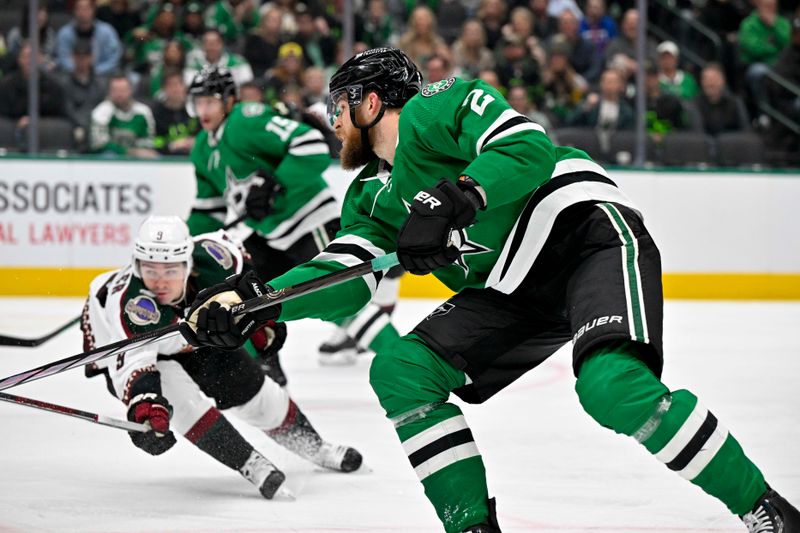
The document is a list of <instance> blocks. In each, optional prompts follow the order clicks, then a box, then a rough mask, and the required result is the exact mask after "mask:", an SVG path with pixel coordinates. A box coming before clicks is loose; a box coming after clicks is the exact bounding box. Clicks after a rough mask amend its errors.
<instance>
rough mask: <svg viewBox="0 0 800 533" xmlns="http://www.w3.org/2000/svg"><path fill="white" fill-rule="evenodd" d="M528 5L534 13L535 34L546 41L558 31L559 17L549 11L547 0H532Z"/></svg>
mask: <svg viewBox="0 0 800 533" xmlns="http://www.w3.org/2000/svg"><path fill="white" fill-rule="evenodd" d="M528 6H529V7H530V8H531V12H532V13H533V34H534V35H536V36H537V37H538V38H539V39H542V40H543V41H546V40H547V39H549V38H550V37H551V36H553V35H555V34H556V33H558V18H556V17H554V16H553V15H551V14H550V13H548V12H547V7H548V6H547V0H530V1H529V2H528Z"/></svg>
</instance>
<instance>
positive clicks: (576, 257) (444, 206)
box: [187, 48, 800, 533]
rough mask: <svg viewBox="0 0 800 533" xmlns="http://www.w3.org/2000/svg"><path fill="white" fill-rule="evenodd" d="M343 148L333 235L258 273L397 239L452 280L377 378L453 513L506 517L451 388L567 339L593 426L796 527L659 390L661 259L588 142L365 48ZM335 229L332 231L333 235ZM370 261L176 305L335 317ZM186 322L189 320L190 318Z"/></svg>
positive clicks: (525, 362) (225, 313)
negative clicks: (553, 135)
mask: <svg viewBox="0 0 800 533" xmlns="http://www.w3.org/2000/svg"><path fill="white" fill-rule="evenodd" d="M330 89H331V91H330V93H331V105H330V113H331V117H332V124H333V126H334V129H335V131H336V132H337V135H338V136H339V138H340V139H342V141H343V148H342V165H343V166H344V167H345V168H350V167H356V166H358V165H360V164H363V163H365V162H367V161H370V160H372V159H374V155H373V154H375V155H376V156H377V157H378V158H379V161H378V162H375V163H371V164H370V165H371V166H368V167H367V168H365V170H364V171H363V172H362V174H361V178H360V179H356V180H355V181H354V182H353V183H352V185H351V186H350V189H349V190H348V193H347V197H346V199H345V203H344V208H343V211H342V230H341V231H340V232H339V234H338V235H337V238H336V239H335V240H334V241H333V243H332V244H331V246H329V247H328V249H327V250H326V251H325V252H323V253H322V254H320V255H319V256H317V257H316V258H314V260H313V261H310V262H308V263H306V264H304V265H300V266H298V267H296V268H294V269H292V270H290V271H289V272H287V273H286V274H284V275H282V276H279V277H277V278H274V279H271V280H268V282H267V283H268V285H267V286H266V287H264V286H260V287H258V290H259V291H264V290H267V289H268V288H273V289H276V290H279V289H281V288H284V287H286V286H289V285H294V284H296V283H298V282H300V281H304V280H308V279H311V278H315V277H317V276H320V275H322V274H325V273H327V272H331V271H336V270H339V269H341V268H342V267H343V266H348V265H351V264H354V263H356V262H358V261H361V260H365V259H370V258H372V257H377V256H381V255H384V254H388V253H390V252H394V251H396V252H397V255H398V258H399V260H400V263H401V264H402V265H403V266H404V267H405V268H406V270H408V271H410V272H411V273H414V274H427V273H430V272H432V273H433V274H434V275H435V276H436V277H437V278H439V279H440V280H441V281H443V282H444V283H445V284H446V285H447V286H448V287H449V288H451V289H452V290H454V291H456V292H457V294H456V295H455V296H453V297H452V298H451V299H450V300H448V301H447V302H446V303H444V304H442V305H441V306H440V307H439V308H438V309H436V310H435V311H434V312H433V313H431V314H430V315H429V316H428V317H427V318H425V319H424V320H423V321H422V322H421V323H420V324H419V325H418V326H417V327H416V328H415V329H414V330H413V331H412V332H411V333H410V334H408V335H406V336H405V337H403V338H402V339H400V340H398V341H397V342H395V343H393V344H392V345H391V346H390V347H388V348H387V349H385V350H382V351H380V352H379V353H378V354H377V355H376V357H375V359H374V360H373V362H372V367H371V369H370V383H371V385H372V388H373V389H374V391H375V393H376V395H377V397H378V399H379V401H380V403H381V405H382V406H383V408H384V409H385V411H386V414H387V417H388V418H389V419H390V420H391V422H392V423H393V425H394V427H395V429H396V431H397V434H398V437H399V438H400V440H401V441H402V445H403V449H404V451H405V452H406V453H407V455H408V457H409V461H410V463H411V465H412V467H413V468H414V470H415V472H416V473H417V475H418V477H419V479H420V481H421V482H422V485H423V486H424V489H425V494H426V495H427V497H428V499H429V500H430V502H431V503H432V504H433V506H434V508H435V509H436V512H437V514H438V516H439V518H440V520H441V521H442V524H443V526H444V529H445V531H447V532H448V533H455V532H465V531H469V532H473V533H478V532H479V533H496V532H498V531H500V526H499V525H498V522H497V516H496V513H495V508H494V501H493V499H489V495H488V491H487V485H486V475H485V469H484V463H483V460H482V458H481V455H480V453H479V451H478V448H477V445H476V443H475V441H474V439H473V436H472V432H471V431H470V429H469V426H468V425H467V421H466V420H465V418H464V416H463V415H462V413H461V410H460V409H459V407H458V406H456V405H455V404H454V403H451V402H448V397H449V395H450V393H451V392H452V393H455V394H456V395H457V396H459V397H460V398H461V399H463V400H465V401H467V402H471V403H482V402H485V401H486V400H488V399H490V398H491V397H492V396H493V395H494V394H495V393H497V392H499V391H500V390H502V389H503V388H505V387H507V386H508V385H509V384H510V383H512V382H513V381H514V380H516V379H517V378H519V377H520V376H521V375H522V374H524V373H525V372H527V371H529V370H531V369H533V368H535V367H536V366H537V365H539V364H540V363H541V362H542V361H544V360H545V359H547V358H548V357H549V356H550V355H552V354H553V353H554V352H555V351H556V350H557V349H558V348H560V347H561V346H563V345H564V344H566V343H568V342H570V341H572V343H573V370H574V373H575V376H576V378H577V381H576V385H575V389H576V392H577V394H578V398H579V400H580V403H581V405H582V406H583V408H584V409H585V410H586V412H587V413H588V414H589V415H590V416H591V417H592V418H593V419H595V420H596V421H597V422H598V423H599V424H601V425H603V426H604V427H607V428H609V429H612V430H614V431H616V432H618V433H621V434H624V435H627V436H630V437H633V438H634V439H636V440H637V441H638V442H640V443H641V444H642V445H643V446H644V447H645V449H646V450H647V451H648V452H650V453H651V454H653V455H655V456H656V458H657V459H658V460H660V461H662V462H663V463H665V464H666V466H667V467H668V468H669V469H670V470H673V471H675V472H677V473H678V474H679V475H680V476H682V477H684V478H685V479H687V480H689V481H691V482H692V483H694V484H695V485H697V486H699V487H700V488H701V489H703V490H704V491H705V492H707V493H708V494H710V495H711V496H713V497H715V498H717V499H718V500H720V501H721V502H722V503H723V504H725V505H726V506H727V507H728V509H729V510H730V511H731V512H732V513H734V514H736V515H738V516H740V517H741V518H742V520H743V521H744V524H745V525H746V528H747V529H748V531H750V532H751V533H756V532H758V533H765V532H775V531H782V532H783V533H800V513H798V511H797V509H795V508H794V507H793V506H792V505H791V504H789V503H788V502H787V501H786V500H785V499H784V498H782V497H781V496H780V495H778V493H777V492H775V491H774V490H773V489H772V488H770V487H769V486H768V485H767V484H766V482H765V480H764V476H763V475H762V473H761V472H760V471H759V469H758V468H757V467H756V466H755V465H754V464H753V463H752V462H751V461H750V459H748V458H747V457H746V456H745V454H744V452H743V451H742V448H741V447H740V445H739V443H738V442H737V441H736V439H735V438H734V437H733V436H732V435H731V434H730V433H729V432H728V430H727V429H725V427H724V426H723V425H722V424H721V423H720V422H719V421H718V420H717V418H716V417H715V416H714V415H713V414H711V412H710V411H709V410H707V409H706V408H705V407H704V406H703V405H702V403H701V402H699V401H698V399H697V397H696V396H695V395H694V394H693V393H691V392H689V391H687V390H670V389H669V388H667V386H666V385H664V384H663V383H662V382H661V380H660V378H659V376H660V375H661V370H662V366H663V358H662V343H661V329H662V307H663V296H662V288H661V264H660V256H659V252H658V249H657V248H656V245H655V244H654V242H653V240H652V238H651V236H650V234H649V233H648V231H647V229H646V228H645V226H644V224H643V222H642V218H641V215H640V213H639V211H638V210H637V209H636V206H635V205H634V204H633V203H632V202H631V201H630V200H629V199H628V198H627V197H626V196H625V195H624V194H623V193H622V192H621V191H620V190H619V189H618V188H617V187H616V185H615V184H614V182H613V181H612V180H611V179H610V178H609V176H608V174H607V173H606V171H605V170H604V169H603V168H602V167H601V166H600V165H598V164H597V163H595V162H594V161H592V160H591V159H590V158H589V156H587V155H586V153H585V152H582V151H580V150H577V149H575V148H568V147H560V146H555V145H553V144H552V143H551V142H550V140H549V139H548V137H547V135H546V134H545V131H544V129H543V128H542V127H541V126H539V125H538V124H535V123H533V122H531V121H530V120H528V119H527V118H526V117H524V116H522V115H520V114H519V113H517V112H515V111H514V110H513V109H512V108H511V107H510V106H509V104H508V103H507V102H506V101H505V100H504V99H503V97H502V96H501V95H500V94H499V93H498V92H497V91H496V90H494V89H493V88H492V87H490V86H489V85H487V84H486V83H484V82H482V81H479V80H476V81H463V80H458V79H455V78H448V79H445V80H442V81H440V82H437V83H432V84H430V85H427V86H425V87H422V88H421V89H420V75H419V72H418V71H417V69H416V67H415V66H414V65H413V63H411V61H410V60H409V59H408V57H407V56H406V55H405V54H404V53H402V52H401V51H399V50H395V49H389V48H380V49H374V50H368V51H366V52H363V53H361V54H358V55H357V56H355V57H353V58H351V59H350V60H348V61H347V62H346V63H345V64H344V65H342V67H341V68H340V69H339V70H338V71H337V73H336V74H335V75H334V76H333V77H332V79H331V84H330ZM333 246H336V248H335V249H334V248H332V247H333ZM380 277H381V276H380V273H376V274H375V275H374V276H373V275H367V276H364V277H363V278H360V279H357V280H353V281H349V282H346V283H342V284H341V285H337V286H334V287H330V288H327V289H325V290H321V291H318V292H316V293H313V294H310V295H307V296H305V297H300V298H297V299H294V300H290V301H286V302H284V303H283V304H282V305H281V306H277V307H268V308H265V309H262V310H260V311H256V312H254V313H249V314H245V315H243V316H241V317H238V318H237V320H239V322H238V323H236V322H234V320H233V317H232V315H231V313H230V310H229V308H228V307H227V306H228V305H235V304H236V303H237V302H238V301H240V300H241V299H247V298H251V297H253V295H254V294H256V291H254V290H253V288H252V287H241V286H237V287H236V289H235V290H232V287H233V284H231V283H229V284H228V285H220V286H218V287H216V288H214V289H210V290H209V291H207V292H206V293H205V294H202V295H201V296H200V297H199V298H198V301H197V302H196V303H195V305H194V306H193V308H192V309H191V310H190V312H189V314H188V322H187V324H190V325H191V324H195V326H194V329H191V330H189V331H188V332H187V335H189V336H190V337H192V336H194V338H193V339H192V342H193V343H198V344H209V345H220V346H235V345H238V344H241V342H243V335H242V333H241V332H242V331H246V330H248V329H249V328H250V327H252V325H253V324H259V323H261V322H263V321H264V320H269V319H277V320H281V321H285V320H294V319H299V318H303V317H319V318H326V319H330V318H333V317H336V316H342V315H346V314H348V313H352V310H353V309H357V308H358V307H359V306H361V305H363V303H364V302H365V301H367V299H368V298H369V297H370V294H371V293H372V291H374V289H375V285H376V283H377V282H378V281H380ZM193 332H194V333H193Z"/></svg>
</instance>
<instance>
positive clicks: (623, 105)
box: [567, 69, 635, 132]
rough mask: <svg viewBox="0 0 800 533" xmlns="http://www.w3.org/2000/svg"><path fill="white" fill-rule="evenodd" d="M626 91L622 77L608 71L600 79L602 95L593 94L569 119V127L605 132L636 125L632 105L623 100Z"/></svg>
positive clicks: (630, 127) (587, 97) (615, 72)
mask: <svg viewBox="0 0 800 533" xmlns="http://www.w3.org/2000/svg"><path fill="white" fill-rule="evenodd" d="M624 90H625V85H624V84H623V80H622V77H621V76H620V74H619V72H617V71H616V70H612V69H608V70H606V71H604V72H603V74H602V76H601V77H600V94H598V93H595V92H592V93H589V94H588V95H587V96H586V99H585V100H584V101H583V103H582V104H581V105H580V106H579V107H578V108H577V109H576V110H575V111H574V112H573V113H572V114H570V115H569V117H568V118H567V125H568V126H583V127H591V128H597V129H599V130H604V131H608V132H610V131H616V130H628V129H632V128H633V126H634V125H635V115H634V112H633V108H632V107H631V105H630V104H629V103H628V102H626V101H625V99H624V98H622V96H623V93H624Z"/></svg>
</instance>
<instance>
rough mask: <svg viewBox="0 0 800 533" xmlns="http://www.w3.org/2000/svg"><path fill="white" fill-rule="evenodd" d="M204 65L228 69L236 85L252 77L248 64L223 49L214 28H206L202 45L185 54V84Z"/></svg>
mask: <svg viewBox="0 0 800 533" xmlns="http://www.w3.org/2000/svg"><path fill="white" fill-rule="evenodd" d="M205 65H212V66H215V67H223V68H226V69H228V70H229V71H230V72H231V74H232V75H233V81H235V82H236V85H237V87H238V86H239V85H241V84H243V83H244V82H246V81H250V80H252V79H253V70H252V69H251V68H250V64H249V63H248V62H247V60H246V59H245V58H243V57H242V56H240V55H239V54H234V53H228V52H227V51H226V50H225V42H224V41H223V40H222V34H221V33H220V32H219V30H216V29H208V30H206V32H205V33H204V34H203V44H202V47H201V48H200V49H194V50H192V51H191V52H189V53H188V54H187V56H186V69H185V70H184V72H183V79H184V81H185V82H186V85H187V86H188V85H189V84H191V83H192V78H194V75H195V74H197V73H198V72H199V71H200V70H202V69H203V67H204V66H205Z"/></svg>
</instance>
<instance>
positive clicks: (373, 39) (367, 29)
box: [361, 0, 395, 48]
mask: <svg viewBox="0 0 800 533" xmlns="http://www.w3.org/2000/svg"><path fill="white" fill-rule="evenodd" d="M394 34H395V29H394V20H392V16H391V15H390V14H389V10H388V9H386V0H369V1H368V2H367V14H366V17H364V34H363V35H362V37H361V40H362V41H364V42H365V43H367V46H369V47H370V48H377V47H380V46H387V45H389V43H391V40H392V37H393V36H394Z"/></svg>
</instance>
